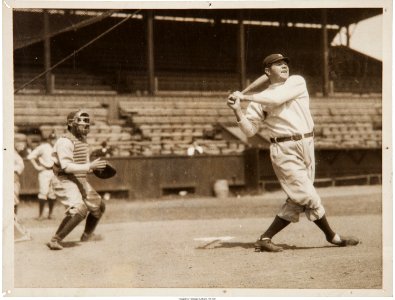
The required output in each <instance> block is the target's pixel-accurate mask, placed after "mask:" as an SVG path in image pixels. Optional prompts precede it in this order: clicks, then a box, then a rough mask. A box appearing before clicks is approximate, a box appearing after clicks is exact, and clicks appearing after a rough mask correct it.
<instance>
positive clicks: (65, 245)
mask: <svg viewBox="0 0 395 300" xmlns="http://www.w3.org/2000/svg"><path fill="white" fill-rule="evenodd" d="M62 246H63V248H73V247H79V246H81V242H80V241H78V242H77V241H70V242H62Z"/></svg>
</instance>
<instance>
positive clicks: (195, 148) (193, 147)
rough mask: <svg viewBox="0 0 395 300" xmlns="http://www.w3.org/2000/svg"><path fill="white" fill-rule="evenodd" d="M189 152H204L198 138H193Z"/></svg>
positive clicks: (197, 153)
mask: <svg viewBox="0 0 395 300" xmlns="http://www.w3.org/2000/svg"><path fill="white" fill-rule="evenodd" d="M187 154H188V156H193V155H200V154H203V148H202V146H199V144H198V142H197V141H196V140H192V143H191V145H190V146H189V147H188V150H187Z"/></svg>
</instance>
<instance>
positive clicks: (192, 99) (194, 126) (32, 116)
mask: <svg viewBox="0 0 395 300" xmlns="http://www.w3.org/2000/svg"><path fill="white" fill-rule="evenodd" d="M111 99H112V98H111V97H110V98H106V101H107V102H108V101H111ZM224 99H226V97H225V96H222V95H214V96H166V95H163V96H157V97H117V98H116V97H115V96H114V99H113V100H114V101H115V100H118V105H119V106H118V108H119V113H120V118H121V119H122V120H123V121H122V122H119V124H111V125H109V123H108V121H109V120H108V114H107V113H108V111H107V109H108V108H107V107H106V106H105V105H103V103H104V102H103V98H101V97H99V96H98V97H88V96H74V97H70V96H63V95H56V96H38V95H35V96H28V95H17V96H16V97H15V103H14V105H15V125H17V126H19V127H24V126H31V127H34V126H36V127H39V128H40V130H41V132H43V133H48V132H51V131H55V132H57V133H59V134H62V133H63V132H64V131H65V116H66V115H67V114H68V113H69V112H70V111H71V110H74V109H76V108H78V107H87V109H88V111H89V112H90V113H91V115H92V117H93V119H94V120H95V121H94V122H95V123H94V124H93V125H92V126H91V127H92V128H91V134H90V140H89V141H90V143H91V144H92V146H93V147H99V146H100V144H101V142H103V141H107V142H108V143H109V144H110V145H111V146H112V147H113V148H114V149H117V151H116V153H118V155H122V156H127V155H153V154H155V155H156V154H160V155H166V154H181V153H182V154H185V149H186V148H187V147H188V146H189V144H190V143H191V141H192V140H198V141H199V144H202V145H203V148H205V152H206V153H212V154H214V153H216V154H220V153H223V154H225V153H229V151H231V153H237V152H238V151H240V149H244V147H245V145H244V144H243V143H242V142H240V141H239V140H237V139H235V140H230V141H226V140H224V139H223V137H222V136H221V133H220V132H216V128H215V126H214V125H215V124H217V123H233V124H235V118H234V116H233V113H232V112H231V110H230V109H228V108H226V104H225V100H224ZM245 105H246V103H244V107H245ZM311 111H312V115H313V119H314V122H315V135H316V145H317V148H352V147H363V148H378V147H381V134H382V131H381V130H382V129H381V126H382V125H381V122H382V120H381V118H382V115H381V114H382V107H381V97H380V96H379V95H370V96H366V97H352V96H350V95H343V96H342V97H339V98H312V99H311ZM126 124H127V125H126ZM261 135H262V136H263V137H267V135H265V132H264V129H262V130H261ZM233 144H235V145H237V146H231V145H233Z"/></svg>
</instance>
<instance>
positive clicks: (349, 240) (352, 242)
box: [329, 235, 359, 247]
mask: <svg viewBox="0 0 395 300" xmlns="http://www.w3.org/2000/svg"><path fill="white" fill-rule="evenodd" d="M338 237H339V239H336V236H335V237H334V238H333V239H332V241H329V243H331V244H333V245H336V246H339V247H347V246H356V245H358V244H359V240H358V239H357V238H356V237H351V236H349V237H346V236H340V235H339V236H338Z"/></svg>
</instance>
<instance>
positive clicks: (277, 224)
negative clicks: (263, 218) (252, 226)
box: [261, 216, 291, 239]
mask: <svg viewBox="0 0 395 300" xmlns="http://www.w3.org/2000/svg"><path fill="white" fill-rule="evenodd" d="M290 223H291V222H290V221H287V220H284V219H282V218H280V217H279V216H276V217H275V218H274V220H273V222H272V224H271V225H270V227H269V228H268V229H267V230H266V231H265V233H264V234H262V235H261V239H262V238H270V239H271V238H272V237H273V236H275V235H276V234H277V233H279V232H280V231H281V230H283V229H284V228H285V227H287V226H288V225H289V224H290Z"/></svg>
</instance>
